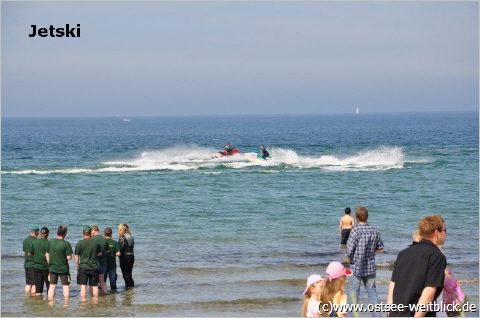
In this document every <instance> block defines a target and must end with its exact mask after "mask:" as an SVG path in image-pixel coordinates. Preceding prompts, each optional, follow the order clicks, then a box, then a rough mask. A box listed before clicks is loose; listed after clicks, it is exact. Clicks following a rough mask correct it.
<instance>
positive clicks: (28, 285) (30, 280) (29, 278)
mask: <svg viewBox="0 0 480 318" xmlns="http://www.w3.org/2000/svg"><path fill="white" fill-rule="evenodd" d="M39 231H40V230H39V228H38V226H32V228H31V229H30V235H29V236H27V237H26V238H25V239H24V240H23V255H25V263H24V268H25V293H27V294H35V291H36V288H35V272H34V270H33V265H35V260H34V259H33V257H32V256H29V255H28V251H29V250H30V245H32V242H33V241H35V240H36V239H37V236H38V232H39Z"/></svg>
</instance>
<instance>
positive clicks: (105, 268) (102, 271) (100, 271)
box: [98, 265, 107, 274]
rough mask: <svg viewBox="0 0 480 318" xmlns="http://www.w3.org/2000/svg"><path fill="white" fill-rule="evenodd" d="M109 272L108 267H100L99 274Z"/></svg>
mask: <svg viewBox="0 0 480 318" xmlns="http://www.w3.org/2000/svg"><path fill="white" fill-rule="evenodd" d="M106 272H107V265H100V266H98V273H99V274H105V273H106Z"/></svg>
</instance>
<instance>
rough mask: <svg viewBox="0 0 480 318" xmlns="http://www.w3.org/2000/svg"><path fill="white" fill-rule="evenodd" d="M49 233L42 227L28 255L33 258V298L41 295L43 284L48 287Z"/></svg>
mask: <svg viewBox="0 0 480 318" xmlns="http://www.w3.org/2000/svg"><path fill="white" fill-rule="evenodd" d="M49 233H50V231H49V230H48V228H46V227H42V230H41V231H40V237H41V238H39V239H37V240H35V241H33V242H32V244H31V245H30V249H29V250H28V255H29V256H33V259H34V261H35V264H34V265H33V270H34V272H35V289H36V290H35V296H41V295H42V293H43V284H45V286H46V287H47V291H48V287H49V285H50V282H49V281H48V274H49V271H48V262H47V256H46V254H47V250H48V234H49Z"/></svg>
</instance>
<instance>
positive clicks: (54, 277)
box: [48, 272, 72, 286]
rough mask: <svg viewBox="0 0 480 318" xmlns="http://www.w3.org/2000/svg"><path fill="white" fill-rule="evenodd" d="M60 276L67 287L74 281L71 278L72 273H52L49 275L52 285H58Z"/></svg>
mask: <svg viewBox="0 0 480 318" xmlns="http://www.w3.org/2000/svg"><path fill="white" fill-rule="evenodd" d="M59 276H60V281H61V282H62V285H63V286H65V285H70V281H71V280H72V279H71V278H70V273H61V274H59V273H52V272H50V274H49V276H48V277H49V281H50V284H53V285H56V284H57V282H58V277H59Z"/></svg>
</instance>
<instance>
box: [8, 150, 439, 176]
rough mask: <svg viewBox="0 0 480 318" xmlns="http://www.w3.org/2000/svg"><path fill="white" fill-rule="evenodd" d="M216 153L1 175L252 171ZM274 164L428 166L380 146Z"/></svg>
mask: <svg viewBox="0 0 480 318" xmlns="http://www.w3.org/2000/svg"><path fill="white" fill-rule="evenodd" d="M216 152H217V151H216V150H215V149H213V148H207V147H200V146H197V145H185V146H175V147H170V148H166V149H162V150H148V151H144V152H142V153H141V154H139V155H137V156H136V157H133V158H127V159H117V160H113V161H107V162H103V163H102V164H101V166H100V167H87V168H65V169H54V170H33V169H32V170H22V171H2V174H48V173H125V172H135V171H156V170H172V171H182V170H197V169H200V168H207V169H208V168H215V167H217V166H219V165H223V166H225V167H228V168H232V169H243V168H246V167H252V165H253V164H251V163H250V162H248V161H247V160H246V158H245V157H244V156H242V155H234V156H229V157H222V158H218V159H212V154H215V153H216ZM270 155H271V156H272V158H273V160H272V162H270V163H269V165H268V166H269V167H279V166H280V167H281V166H288V167H293V168H299V169H305V168H307V169H308V168H310V169H311V168H318V169H321V170H326V171H382V170H389V169H402V168H404V165H405V163H429V162H431V161H432V160H431V159H428V158H420V159H419V158H413V159H406V158H405V155H404V152H403V149H402V148H401V147H393V146H379V147H376V148H372V149H366V150H362V151H359V152H357V153H353V154H349V155H344V154H322V155H319V156H302V155H299V154H298V153H297V152H296V151H294V150H293V149H288V148H279V147H271V148H270Z"/></svg>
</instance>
